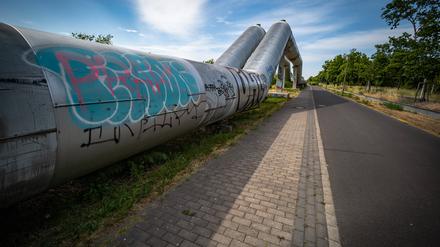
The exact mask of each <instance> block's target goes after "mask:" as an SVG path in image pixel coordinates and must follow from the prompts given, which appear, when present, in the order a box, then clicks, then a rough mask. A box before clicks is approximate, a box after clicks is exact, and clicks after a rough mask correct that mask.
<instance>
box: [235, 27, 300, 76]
mask: <svg viewBox="0 0 440 247" xmlns="http://www.w3.org/2000/svg"><path fill="white" fill-rule="evenodd" d="M284 54H285V55H286V57H287V59H289V60H290V61H291V62H292V63H293V64H294V66H299V67H300V69H299V70H298V75H299V77H301V73H302V60H301V56H300V54H299V50H298V47H297V45H296V42H295V39H294V38H293V35H292V30H291V28H290V26H289V24H287V22H286V21H279V22H277V23H275V24H273V25H272V26H271V27H270V29H269V30H268V31H267V33H266V35H265V36H264V38H263V40H262V41H261V42H260V44H259V45H258V47H257V48H256V49H255V51H254V52H253V53H252V55H251V56H250V58H249V59H248V61H247V62H246V64H245V66H244V67H243V69H244V70H246V71H252V72H254V73H258V74H262V76H263V77H264V78H265V80H268V79H270V78H272V77H273V75H274V73H275V70H276V66H277V65H278V64H279V63H280V61H281V59H282V56H283V55H284Z"/></svg>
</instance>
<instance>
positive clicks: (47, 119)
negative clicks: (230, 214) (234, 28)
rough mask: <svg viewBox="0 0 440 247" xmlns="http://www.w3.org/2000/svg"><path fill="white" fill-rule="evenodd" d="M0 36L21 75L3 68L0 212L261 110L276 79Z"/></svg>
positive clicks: (4, 31)
mask: <svg viewBox="0 0 440 247" xmlns="http://www.w3.org/2000/svg"><path fill="white" fill-rule="evenodd" d="M286 24H287V23H286ZM287 26H288V25H287ZM248 30H249V29H248ZM259 30H260V31H258V32H260V33H261V30H262V29H259ZM289 30H290V27H289ZM287 34H288V32H287ZM290 35H291V34H290ZM0 37H8V39H9V41H7V42H3V41H2V42H3V43H0V49H1V50H9V51H10V52H9V53H8V54H9V55H8V56H10V57H11V58H12V61H14V63H15V64H16V66H18V67H20V66H22V67H20V69H17V70H14V69H13V68H9V67H8V66H5V67H2V66H0V68H2V69H0V72H1V73H0V78H4V76H5V75H8V78H12V79H8V80H1V79H0V94H1V97H0V103H1V110H0V126H1V132H0V134H1V135H0V183H1V184H0V186H1V187H0V205H2V206H6V205H9V204H11V203H14V202H16V201H18V200H21V199H23V198H26V197H28V196H30V195H33V194H35V193H38V192H40V191H42V190H45V189H47V188H48V187H50V186H55V185H57V184H61V183H63V182H66V181H69V180H70V179H73V178H76V177H79V176H82V175H85V174H87V173H90V172H92V171H95V170H97V169H99V168H102V167H104V166H106V165H109V164H111V163H114V162H116V161H118V160H121V159H124V158H127V157H129V156H131V155H133V154H136V153H139V152H141V151H143V150H146V149H148V148H150V147H153V146H156V145H158V144H160V143H163V142H165V141H167V140H169V139H171V138H175V137H176V136H178V135H181V134H183V133H185V132H188V131H190V130H193V129H195V128H197V127H199V126H202V125H206V124H209V123H213V122H216V121H218V120H221V119H224V118H226V117H228V116H230V115H232V114H234V113H235V112H240V111H245V110H247V109H250V108H252V107H256V106H257V105H258V104H259V103H260V102H261V101H262V100H264V99H265V97H266V96H267V93H268V86H269V85H270V81H271V80H268V79H271V76H273V73H272V74H270V73H269V74H268V73H267V71H266V70H258V69H253V70H242V69H238V68H233V67H228V66H221V65H218V64H214V65H212V64H205V63H199V62H194V61H189V60H184V59H180V58H174V57H167V56H155V55H151V54H148V53H144V52H139V51H133V50H128V49H123V48H118V47H115V46H108V45H102V44H97V43H92V42H88V41H83V40H77V39H73V38H69V37H64V36H60V35H56V34H51V33H46V32H41V31H36V30H31V29H26V28H14V27H11V26H7V25H1V26H0ZM286 37H288V36H286ZM5 40H7V39H5ZM252 42H254V43H255V42H256V41H255V40H253V41H252ZM254 43H253V44H254ZM256 43H258V42H256ZM281 43H283V44H284V46H285V43H286V41H282V42H281ZM16 44H20V45H21V47H20V49H18V48H17V49H9V48H10V47H14V45H16ZM260 45H261V44H260ZM255 46H256V44H255ZM284 46H278V47H276V48H277V49H279V50H276V53H277V54H278V53H280V54H283V52H284V49H285V47H284ZM257 50H258V48H257ZM236 51H237V50H236ZM242 52H244V50H240V49H238V53H237V54H243V53H242ZM272 52H275V51H273V50H272ZM245 53H248V51H246V52H245ZM254 53H255V51H254ZM248 55H249V54H248ZM248 55H240V56H242V57H241V58H240V59H238V60H234V59H233V60H234V61H239V60H241V62H240V63H243V61H246V59H247V58H245V57H246V56H248ZM272 60H273V59H272ZM272 60H271V61H272ZM231 61H232V60H231ZM278 62H279V58H278V61H277V63H276V64H275V65H277V64H278ZM0 63H1V64H5V63H7V61H6V60H0ZM234 63H235V62H234ZM230 65H232V64H230ZM267 65H273V64H270V63H268V64H267ZM275 65H273V66H275ZM236 66H239V67H240V66H241V65H239V64H238V65H236ZM21 71H24V72H23V73H21ZM29 74H31V75H34V77H32V78H33V81H32V82H31V83H22V82H21V80H22V77H23V75H29ZM268 76H270V77H268ZM26 78H29V76H27V77H26Z"/></svg>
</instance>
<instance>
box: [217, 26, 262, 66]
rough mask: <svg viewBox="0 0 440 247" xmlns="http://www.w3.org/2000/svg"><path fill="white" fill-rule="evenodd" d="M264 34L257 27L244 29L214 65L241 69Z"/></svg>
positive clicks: (259, 27) (260, 28)
mask: <svg viewBox="0 0 440 247" xmlns="http://www.w3.org/2000/svg"><path fill="white" fill-rule="evenodd" d="M265 34H266V32H265V31H264V29H263V28H262V27H261V26H259V25H255V26H251V27H248V29H246V31H244V32H243V34H241V35H240V36H239V37H238V38H237V39H236V40H235V41H234V43H232V45H231V46H230V47H229V48H228V49H227V50H226V51H225V52H224V53H223V54H222V55H221V56H220V57H219V58H218V59H217V60H216V61H215V64H217V65H222V66H228V67H234V68H239V69H241V68H243V66H244V64H245V63H246V61H247V59H248V58H249V57H250V55H251V54H252V52H253V51H254V50H255V48H256V47H257V46H258V44H259V43H260V41H261V40H262V39H263V37H264V35H265Z"/></svg>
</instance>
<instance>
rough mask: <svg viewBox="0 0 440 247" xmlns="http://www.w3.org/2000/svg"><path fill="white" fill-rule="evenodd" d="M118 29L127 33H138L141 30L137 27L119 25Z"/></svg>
mask: <svg viewBox="0 0 440 247" xmlns="http://www.w3.org/2000/svg"><path fill="white" fill-rule="evenodd" d="M118 29H119V30H121V31H124V32H127V33H138V32H139V31H138V30H136V29H130V28H122V27H119V28H118Z"/></svg>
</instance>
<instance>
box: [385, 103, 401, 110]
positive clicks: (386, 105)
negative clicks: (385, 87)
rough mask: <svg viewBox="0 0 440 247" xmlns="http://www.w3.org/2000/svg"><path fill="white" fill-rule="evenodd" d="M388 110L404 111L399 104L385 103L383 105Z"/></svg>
mask: <svg viewBox="0 0 440 247" xmlns="http://www.w3.org/2000/svg"><path fill="white" fill-rule="evenodd" d="M382 105H384V106H385V107H386V108H388V109H391V110H397V111H403V107H402V106H401V105H399V104H395V103H391V102H384V103H382Z"/></svg>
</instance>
